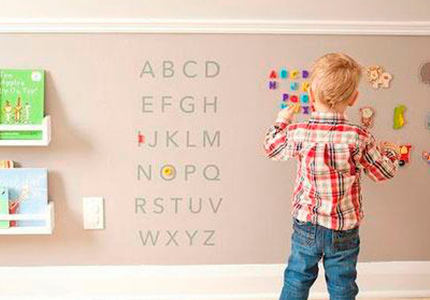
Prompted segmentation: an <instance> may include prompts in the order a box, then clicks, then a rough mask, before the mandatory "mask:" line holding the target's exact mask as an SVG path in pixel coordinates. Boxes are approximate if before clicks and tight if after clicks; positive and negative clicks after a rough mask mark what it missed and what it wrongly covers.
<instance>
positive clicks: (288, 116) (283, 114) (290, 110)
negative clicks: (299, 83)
mask: <svg viewBox="0 0 430 300" xmlns="http://www.w3.org/2000/svg"><path fill="white" fill-rule="evenodd" d="M295 109H296V106H295V105H291V106H289V107H287V108H284V109H283V110H281V111H280V112H279V113H278V118H283V119H285V120H287V121H289V122H292V121H293V119H294V111H295Z"/></svg>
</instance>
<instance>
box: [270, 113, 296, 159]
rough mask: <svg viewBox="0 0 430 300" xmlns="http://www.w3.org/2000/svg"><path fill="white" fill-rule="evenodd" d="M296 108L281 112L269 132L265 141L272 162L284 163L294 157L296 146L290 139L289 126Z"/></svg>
mask: <svg viewBox="0 0 430 300" xmlns="http://www.w3.org/2000/svg"><path fill="white" fill-rule="evenodd" d="M293 118H294V106H291V107H288V108H285V109H283V110H281V111H280V112H279V114H278V117H277V118H276V122H275V124H274V125H272V126H270V128H269V129H268V130H267V133H266V137H265V140H264V145H263V147H264V151H265V152H266V156H267V157H268V158H270V159H272V160H276V161H283V160H288V159H289V158H291V157H293V156H294V152H295V151H294V148H295V147H294V146H293V145H292V143H291V141H290V140H289V139H288V130H287V129H288V125H290V124H291V123H292V122H293Z"/></svg>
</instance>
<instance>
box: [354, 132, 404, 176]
mask: <svg viewBox="0 0 430 300" xmlns="http://www.w3.org/2000/svg"><path fill="white" fill-rule="evenodd" d="M395 147H396V145H394V144H392V143H385V144H382V145H381V148H382V149H381V150H380V149H378V148H379V147H378V146H377V144H376V141H375V138H374V137H373V136H372V135H371V134H370V133H369V135H368V138H367V139H366V141H365V146H364V150H363V153H362V155H361V159H360V161H359V164H360V165H361V166H362V167H363V169H364V172H365V173H366V174H367V175H368V176H369V177H370V178H371V179H372V180H373V181H375V182H379V181H383V180H387V179H391V178H393V177H394V175H395V174H396V171H397V169H398V160H399V154H398V150H396V149H395Z"/></svg>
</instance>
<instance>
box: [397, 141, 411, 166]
mask: <svg viewBox="0 0 430 300" xmlns="http://www.w3.org/2000/svg"><path fill="white" fill-rule="evenodd" d="M411 148H412V145H411V144H405V145H400V146H399V151H400V160H399V166H401V167H403V166H404V165H406V164H408V163H409V162H410V161H411Z"/></svg>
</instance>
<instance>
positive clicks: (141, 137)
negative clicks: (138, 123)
mask: <svg viewBox="0 0 430 300" xmlns="http://www.w3.org/2000/svg"><path fill="white" fill-rule="evenodd" d="M137 143H138V145H139V146H140V145H141V144H143V143H145V136H144V135H143V134H141V133H140V131H139V132H138V133H137Z"/></svg>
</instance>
